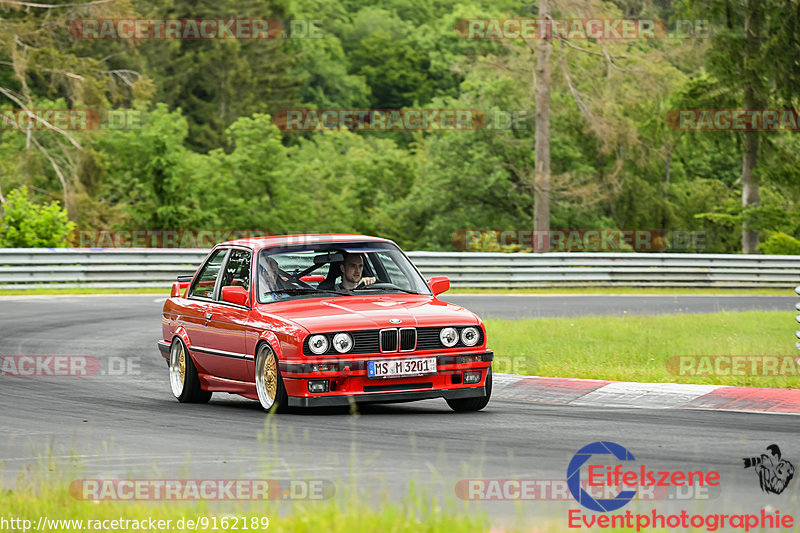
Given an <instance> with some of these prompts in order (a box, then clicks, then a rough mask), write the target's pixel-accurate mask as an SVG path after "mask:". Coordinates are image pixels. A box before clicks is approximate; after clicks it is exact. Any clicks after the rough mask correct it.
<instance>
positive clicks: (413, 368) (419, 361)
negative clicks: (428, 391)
mask: <svg viewBox="0 0 800 533" xmlns="http://www.w3.org/2000/svg"><path fill="white" fill-rule="evenodd" d="M435 373H436V358H435V357H419V358H416V359H383V360H380V361H370V362H369V363H368V364H367V376H368V377H371V378H393V377H399V376H421V375H424V374H435Z"/></svg>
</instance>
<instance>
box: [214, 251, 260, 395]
mask: <svg viewBox="0 0 800 533" xmlns="http://www.w3.org/2000/svg"><path fill="white" fill-rule="evenodd" d="M252 255H253V252H252V250H247V249H240V248H234V249H232V250H231V252H230V254H228V257H227V259H226V261H225V265H224V266H223V268H222V269H221V272H220V280H219V287H218V288H217V291H216V292H215V295H214V300H213V301H212V302H209V304H208V308H207V310H206V314H205V317H206V320H207V322H206V328H207V341H206V346H205V349H206V351H207V352H208V355H209V357H208V358H207V363H206V364H207V365H208V366H207V368H208V370H209V371H210V373H211V374H213V375H215V376H219V377H223V378H226V379H235V380H237V381H246V380H247V374H248V372H247V361H246V359H247V358H248V356H247V355H246V354H245V345H246V334H247V324H248V321H249V315H250V308H251V305H252V303H250V304H248V305H239V304H235V303H231V302H226V301H224V300H223V299H222V293H223V289H224V288H225V287H242V288H243V289H244V290H245V291H247V293H248V294H250V293H251V290H250V287H251V280H250V271H251V268H250V265H251V259H252ZM251 298H252V295H251ZM251 302H252V300H251ZM249 358H250V359H252V354H251V355H250V356H249Z"/></svg>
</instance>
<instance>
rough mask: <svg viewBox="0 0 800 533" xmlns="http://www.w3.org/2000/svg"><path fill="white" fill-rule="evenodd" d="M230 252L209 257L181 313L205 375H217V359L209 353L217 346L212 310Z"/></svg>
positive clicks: (190, 348)
mask: <svg viewBox="0 0 800 533" xmlns="http://www.w3.org/2000/svg"><path fill="white" fill-rule="evenodd" d="M229 252H230V249H228V248H219V249H217V250H215V251H214V252H213V253H212V254H211V255H210V256H209V257H208V259H207V260H206V262H205V264H204V265H203V266H202V268H201V269H200V273H199V274H198V275H197V276H196V277H195V279H194V281H193V282H192V285H191V286H190V287H189V291H188V292H187V296H186V305H185V307H184V309H183V312H182V313H181V324H182V325H183V327H184V329H185V330H186V335H187V336H188V337H189V350H190V352H191V354H192V359H193V360H194V362H195V366H197V370H198V371H199V372H200V373H201V374H214V372H212V371H211V370H210V369H211V368H213V367H214V366H215V359H214V357H212V356H211V354H210V353H209V352H208V345H209V344H213V340H212V338H211V336H210V335H209V329H208V321H209V319H208V314H209V312H208V306H209V304H210V303H211V302H213V301H214V295H215V294H216V292H217V285H218V282H219V277H220V276H219V274H220V272H221V271H222V265H223V264H224V262H225V259H226V258H227V256H228V253H229Z"/></svg>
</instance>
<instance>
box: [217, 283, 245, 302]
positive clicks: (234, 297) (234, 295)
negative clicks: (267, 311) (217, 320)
mask: <svg viewBox="0 0 800 533" xmlns="http://www.w3.org/2000/svg"><path fill="white" fill-rule="evenodd" d="M222 301H223V302H228V303H232V304H236V305H243V306H245V307H250V293H249V292H247V289H245V288H244V287H240V286H238V285H231V286H228V287H222Z"/></svg>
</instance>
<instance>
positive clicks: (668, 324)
mask: <svg viewBox="0 0 800 533" xmlns="http://www.w3.org/2000/svg"><path fill="white" fill-rule="evenodd" d="M485 324H486V335H487V338H488V339H489V348H491V349H492V350H494V352H495V364H494V369H495V371H496V372H511V373H515V374H527V375H538V376H552V377H562V378H569V377H573V378H589V379H605V380H615V381H638V382H660V383H699V384H716V385H733V386H747V387H775V388H797V387H798V384H800V379H798V378H799V377H800V368H799V367H798V365H797V363H796V362H795V363H794V364H793V366H791V367H788V368H787V366H785V363H787V362H792V361H793V359H794V358H795V357H797V356H798V355H799V354H798V352H797V349H796V348H795V346H794V344H795V341H796V339H795V336H794V331H795V326H796V324H795V322H794V320H793V316H792V315H791V314H790V313H787V312H782V311H748V312H743V313H724V312H723V313H714V314H705V315H661V316H627V317H581V318H543V319H535V320H501V319H487V320H486V321H485ZM732 355H740V356H741V355H744V356H762V355H771V356H785V357H780V358H777V359H779V360H780V364H779V366H778V367H777V370H776V371H775V372H773V371H772V370H771V369H769V368H763V367H759V368H761V370H759V373H761V374H768V375H748V374H752V361H748V362H746V363H745V367H744V368H743V369H742V368H739V367H736V366H731V365H730V364H727V365H726V364H725V360H724V359H723V360H720V367H719V368H720V369H721V371H717V370H714V371H712V373H721V374H724V373H725V371H726V370H727V375H702V374H703V373H701V372H700V371H701V370H702V369H703V367H702V366H701V365H700V364H696V365H695V367H694V369H695V371H694V372H691V371H687V372H685V373H683V374H682V373H681V372H680V365H679V360H678V359H677V357H678V356H732ZM774 359H776V358H773V360H774ZM704 360H705V361H710V362H711V364H712V365H716V364H717V363H716V362H715V360H714V359H712V358H705V359H704ZM740 360H741V359H740ZM706 368H707V367H706ZM687 370H689V369H688V368H687ZM775 374H782V375H775Z"/></svg>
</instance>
